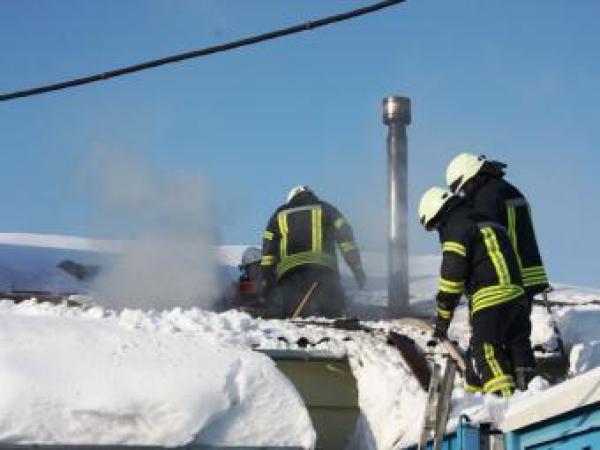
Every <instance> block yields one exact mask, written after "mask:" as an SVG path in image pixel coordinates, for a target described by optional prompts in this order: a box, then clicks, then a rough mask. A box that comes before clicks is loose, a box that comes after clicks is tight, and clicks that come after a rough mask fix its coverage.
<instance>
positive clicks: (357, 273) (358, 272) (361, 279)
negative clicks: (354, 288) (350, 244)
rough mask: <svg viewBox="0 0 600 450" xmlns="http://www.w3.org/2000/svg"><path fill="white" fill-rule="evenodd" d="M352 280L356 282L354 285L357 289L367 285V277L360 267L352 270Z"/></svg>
mask: <svg viewBox="0 0 600 450" xmlns="http://www.w3.org/2000/svg"><path fill="white" fill-rule="evenodd" d="M353 272H354V279H355V280H356V284H357V285H358V288H359V289H362V288H364V287H365V285H366V284H367V275H366V274H365V270H364V269H363V268H362V266H358V267H356V268H355V269H354V271H353Z"/></svg>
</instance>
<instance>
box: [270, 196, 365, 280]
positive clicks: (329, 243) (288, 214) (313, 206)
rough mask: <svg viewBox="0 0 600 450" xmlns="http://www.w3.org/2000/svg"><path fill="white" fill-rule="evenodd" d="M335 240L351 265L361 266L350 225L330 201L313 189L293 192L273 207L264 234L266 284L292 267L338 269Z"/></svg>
mask: <svg viewBox="0 0 600 450" xmlns="http://www.w3.org/2000/svg"><path fill="white" fill-rule="evenodd" d="M336 243H337V244H338V245H339V247H340V250H341V253H342V255H343V256H344V259H345V260H346V262H347V263H348V265H349V266H350V269H351V270H352V271H353V272H355V273H356V271H357V270H362V269H361V267H362V265H361V258H360V253H359V250H358V247H357V245H356V242H355V241H354V236H353V232H352V228H351V226H350V224H349V223H348V221H347V220H346V219H345V218H344V216H343V215H342V214H341V213H340V212H339V211H338V210H337V209H336V208H335V207H334V206H332V205H330V204H329V203H327V202H324V201H322V200H320V199H319V198H318V197H316V196H315V195H314V194H313V193H312V192H310V191H307V192H302V193H300V194H298V195H296V196H295V197H294V198H292V200H291V201H290V202H289V203H286V204H284V205H282V206H280V207H279V208H277V210H276V211H275V213H274V214H273V215H272V216H271V218H270V219H269V223H268V225H267V229H266V230H265V232H264V235H263V257H262V262H261V265H262V268H263V277H264V280H265V284H266V285H272V284H273V283H274V282H275V281H276V280H279V279H281V277H283V276H284V275H285V274H287V273H290V272H292V271H294V269H296V268H298V267H301V266H306V265H316V266H320V267H327V268H329V269H332V270H334V271H336V272H337V271H338V261H337V256H336V249H335V247H336Z"/></svg>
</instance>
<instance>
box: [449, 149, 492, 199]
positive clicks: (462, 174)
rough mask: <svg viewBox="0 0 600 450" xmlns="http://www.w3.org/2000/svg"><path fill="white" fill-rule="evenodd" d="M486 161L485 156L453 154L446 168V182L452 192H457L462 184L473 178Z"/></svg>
mask: <svg viewBox="0 0 600 450" xmlns="http://www.w3.org/2000/svg"><path fill="white" fill-rule="evenodd" d="M485 162H486V159H485V156H484V155H481V156H476V155H473V154H471V153H461V154H460V155H458V156H455V157H454V159H453V160H452V161H450V164H448V167H447V168H446V184H447V185H448V187H449V188H450V190H452V192H458V191H460V189H461V188H462V187H463V186H464V184H465V183H466V182H467V181H469V180H470V179H471V178H473V177H474V176H475V175H477V173H479V171H480V170H481V167H483V164H484V163H485Z"/></svg>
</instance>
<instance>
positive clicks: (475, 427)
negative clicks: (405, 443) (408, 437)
mask: <svg viewBox="0 0 600 450" xmlns="http://www.w3.org/2000/svg"><path fill="white" fill-rule="evenodd" d="M488 432H489V425H488V424H472V423H471V421H470V420H469V418H468V417H467V416H464V415H463V416H460V420H459V424H458V428H457V429H456V430H455V431H454V432H452V433H448V434H446V435H444V439H443V441H442V450H484V449H483V448H482V439H485V437H486V436H487V435H488ZM417 447H418V445H417V444H415V445H412V446H410V447H406V450H417ZM427 449H428V450H433V440H430V441H429V442H428V443H427Z"/></svg>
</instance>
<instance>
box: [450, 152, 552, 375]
mask: <svg viewBox="0 0 600 450" xmlns="http://www.w3.org/2000/svg"><path fill="white" fill-rule="evenodd" d="M505 169H506V164H504V163H501V162H498V161H491V160H488V159H487V158H486V157H485V156H483V155H480V156H477V155H474V154H471V153H461V154H459V155H457V156H456V157H454V158H453V159H452V161H451V162H450V163H449V164H448V168H447V169H446V183H447V185H448V186H449V187H450V189H451V190H452V191H453V192H456V193H460V194H462V195H464V197H465V198H466V199H467V201H468V202H469V203H470V204H471V206H472V208H473V209H474V210H475V211H477V212H479V213H481V214H484V215H486V216H488V217H489V218H490V219H491V220H493V221H494V222H497V223H499V224H501V225H502V226H504V227H505V228H506V230H507V231H508V236H509V238H510V240H511V243H512V245H513V248H514V249H515V252H516V254H517V261H518V263H519V267H520V270H521V277H522V279H523V286H524V288H525V293H526V295H527V298H528V299H529V308H530V314H531V305H532V301H533V297H534V296H535V295H536V294H539V293H541V292H544V291H545V290H548V289H549V288H550V285H549V283H548V277H547V275H546V270H545V268H544V264H543V262H542V257H541V254H540V250H539V247H538V243H537V239H536V236H535V231H534V226H533V219H532V217H531V209H530V206H529V202H528V201H527V199H526V198H525V196H524V195H523V194H522V193H521V192H520V191H519V189H517V188H516V187H515V186H513V185H512V184H510V183H509V182H508V181H506V180H505V179H504V176H505ZM529 327H530V328H529V333H530V334H531V323H530V324H529ZM534 367H535V360H534V358H533V354H531V358H530V360H529V361H528V362H527V364H526V365H525V366H523V367H517V368H516V370H517V374H518V377H517V379H518V384H519V385H526V384H527V383H528V381H529V380H530V379H531V378H532V377H533V375H534Z"/></svg>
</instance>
